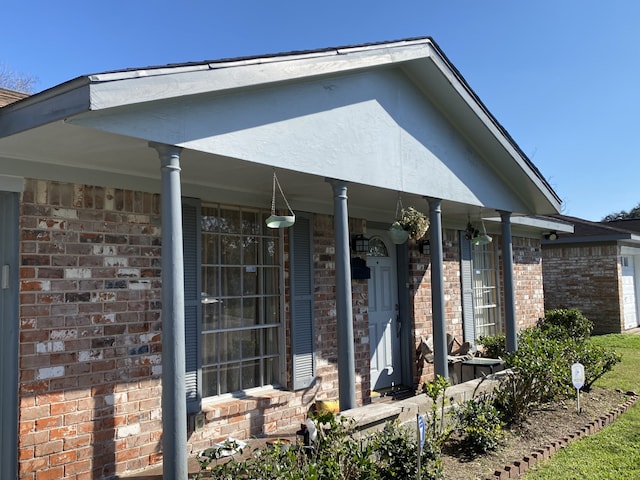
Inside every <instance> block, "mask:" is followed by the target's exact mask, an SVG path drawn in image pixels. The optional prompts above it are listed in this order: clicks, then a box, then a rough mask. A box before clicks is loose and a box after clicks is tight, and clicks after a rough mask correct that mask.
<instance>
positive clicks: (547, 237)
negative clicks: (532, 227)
mask: <svg viewBox="0 0 640 480" xmlns="http://www.w3.org/2000/svg"><path fill="white" fill-rule="evenodd" d="M544 239H545V240H552V241H553V240H557V239H558V232H549V233H547V234H546V235H545V236H544Z"/></svg>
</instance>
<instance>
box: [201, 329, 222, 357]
mask: <svg viewBox="0 0 640 480" xmlns="http://www.w3.org/2000/svg"><path fill="white" fill-rule="evenodd" d="M217 343H218V334H217V333H205V334H203V335H202V364H203V365H210V364H213V363H216V362H217V361H218V348H217Z"/></svg>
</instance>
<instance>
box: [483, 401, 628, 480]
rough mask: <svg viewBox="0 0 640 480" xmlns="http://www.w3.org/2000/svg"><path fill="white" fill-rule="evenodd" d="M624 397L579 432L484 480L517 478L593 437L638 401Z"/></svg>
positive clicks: (511, 464)
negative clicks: (565, 448) (555, 455)
mask: <svg viewBox="0 0 640 480" xmlns="http://www.w3.org/2000/svg"><path fill="white" fill-rule="evenodd" d="M626 395H629V396H630V398H629V399H628V400H627V401H626V402H624V403H623V404H622V405H621V406H619V407H618V408H616V409H615V410H612V411H611V412H609V413H608V414H607V415H602V416H601V417H600V418H598V419H597V420H593V421H592V422H589V423H588V424H587V425H586V426H585V427H583V428H582V429H580V430H577V431H576V432H574V433H570V434H569V435H567V436H566V437H564V438H562V439H560V440H557V441H555V442H551V443H550V444H548V445H545V446H544V447H542V448H540V449H538V450H536V451H535V452H532V453H531V454H530V455H525V456H524V457H523V458H522V459H520V460H516V461H514V462H513V463H510V464H509V465H505V466H504V467H503V468H502V469H499V470H496V471H495V472H494V473H493V475H490V476H488V477H487V478H486V480H504V479H509V478H519V477H520V475H522V474H523V473H525V472H526V471H527V470H528V469H529V468H531V467H532V466H533V465H535V464H536V463H537V462H539V461H540V460H546V459H548V458H550V457H551V456H552V455H553V454H554V453H555V452H557V451H558V450H560V449H561V448H564V447H566V446H567V445H568V444H569V443H571V442H573V441H575V440H580V439H581V438H584V437H586V436H589V435H593V434H594V433H596V432H598V431H600V430H602V429H603V428H604V427H606V426H607V425H610V424H612V423H613V422H614V421H615V420H616V419H617V418H618V417H619V416H620V415H622V414H623V413H624V412H626V411H627V410H628V409H629V408H631V407H632V406H633V405H634V404H635V403H636V401H637V400H638V395H637V394H636V393H634V392H626Z"/></svg>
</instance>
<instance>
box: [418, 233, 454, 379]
mask: <svg viewBox="0 0 640 480" xmlns="http://www.w3.org/2000/svg"><path fill="white" fill-rule="evenodd" d="M442 254H443V257H442V258H443V279H444V298H445V319H446V324H447V333H450V334H451V335H453V336H454V337H456V338H457V339H458V340H461V339H462V338H463V336H462V286H461V283H460V282H461V280H460V241H459V240H458V232H457V231H456V230H451V229H444V230H443V232H442ZM409 261H410V262H411V265H410V268H409V271H410V280H411V283H410V290H411V298H412V299H413V318H414V331H413V335H414V340H415V348H414V350H413V352H412V359H413V362H414V365H415V368H414V382H415V385H417V390H419V391H420V390H421V388H422V385H423V384H424V383H425V382H427V381H429V380H432V379H433V375H434V369H433V364H432V363H427V362H425V361H424V360H423V359H422V358H421V357H420V356H419V350H418V347H419V345H420V339H421V337H423V338H425V339H427V338H429V337H431V336H432V335H433V324H432V322H433V310H432V303H431V257H430V256H429V255H421V254H420V252H419V251H418V248H417V245H415V244H410V251H409Z"/></svg>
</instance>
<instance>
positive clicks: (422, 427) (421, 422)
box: [418, 415, 425, 450]
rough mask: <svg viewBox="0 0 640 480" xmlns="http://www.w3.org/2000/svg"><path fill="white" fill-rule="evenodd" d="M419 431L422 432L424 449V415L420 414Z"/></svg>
mask: <svg viewBox="0 0 640 480" xmlns="http://www.w3.org/2000/svg"><path fill="white" fill-rule="evenodd" d="M418 432H420V450H422V447H424V435H425V427H424V418H423V417H422V415H418Z"/></svg>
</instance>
